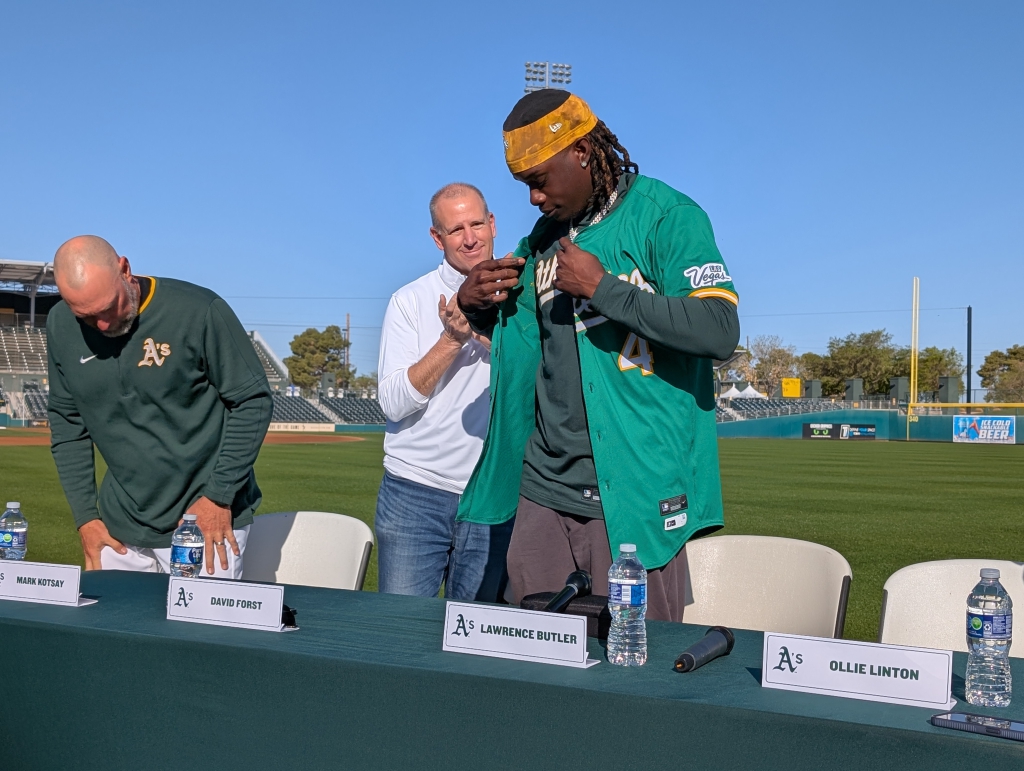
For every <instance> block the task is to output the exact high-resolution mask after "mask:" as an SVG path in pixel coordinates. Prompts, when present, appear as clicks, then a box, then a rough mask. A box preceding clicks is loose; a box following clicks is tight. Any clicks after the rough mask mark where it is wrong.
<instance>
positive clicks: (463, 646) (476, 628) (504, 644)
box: [441, 602, 598, 669]
mask: <svg viewBox="0 0 1024 771" xmlns="http://www.w3.org/2000/svg"><path fill="white" fill-rule="evenodd" d="M441 647H442V649H443V650H446V651H451V652H453V653H471V654H473V655H475V656H494V657H496V658H500V659H516V660H518V661H533V662H536V663H539V664H558V665H559V666H563V667H578V668H580V669H585V668H586V667H591V666H593V665H594V664H597V663H598V662H597V661H596V660H594V659H588V658H587V620H586V619H585V618H583V616H568V615H562V614H561V613H544V612H543V611H539V610H522V609H520V608H502V607H495V606H493V605H474V604H470V603H463V602H449V603H446V606H445V614H444V642H443V644H442V646H441Z"/></svg>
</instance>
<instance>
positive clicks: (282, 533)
mask: <svg viewBox="0 0 1024 771" xmlns="http://www.w3.org/2000/svg"><path fill="white" fill-rule="evenodd" d="M372 549H373V531H372V530H370V528H369V527H368V526H367V525H366V523H364V522H362V521H360V520H358V519H356V518H355V517H348V516H345V515H344V514H330V513H327V512H324V511H285V512H281V513H279V514H263V515H261V516H258V517H256V518H255V519H254V520H253V523H252V526H251V527H250V528H249V540H248V542H247V543H246V546H245V555H244V557H243V560H242V578H243V580H246V581H271V582H274V583H278V584H297V585H300V586H323V587H327V588H329V589H357V590H358V589H362V588H363V581H365V580H366V566H367V565H369V564H370V551H371V550H372Z"/></svg>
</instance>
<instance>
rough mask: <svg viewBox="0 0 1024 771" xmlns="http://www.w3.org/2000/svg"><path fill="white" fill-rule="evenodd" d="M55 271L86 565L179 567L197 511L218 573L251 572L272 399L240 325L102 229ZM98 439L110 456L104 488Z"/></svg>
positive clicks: (55, 354)
mask: <svg viewBox="0 0 1024 771" xmlns="http://www.w3.org/2000/svg"><path fill="white" fill-rule="evenodd" d="M53 266H54V278H55V279H56V282H57V287H58V289H60V293H61V297H62V302H60V303H58V304H57V305H56V306H55V307H54V308H53V310H52V311H51V312H50V314H49V317H48V319H47V325H46V337H47V347H48V352H49V376H50V400H49V416H50V432H51V451H52V453H53V459H54V461H55V463H56V464H57V471H58V473H59V475H60V481H61V485H62V487H63V488H64V493H65V495H66V496H67V499H68V503H69V504H70V506H71V512H72V514H73V515H74V518H75V525H76V526H77V527H78V533H79V536H80V537H81V540H82V550H83V552H84V554H85V567H86V570H98V569H101V568H102V569H117V570H138V571H145V572H164V573H166V572H169V569H170V568H169V562H170V546H171V536H172V534H173V532H174V530H175V529H176V528H177V526H178V524H179V522H180V520H181V518H182V516H183V515H184V514H185V513H186V512H189V513H192V514H195V515H196V518H197V519H196V522H197V524H198V525H199V527H200V529H201V530H202V531H203V535H204V537H205V541H206V544H205V545H206V549H205V556H206V572H207V574H209V575H212V576H214V577H224V578H241V576H242V556H243V552H244V549H245V541H246V538H247V536H248V530H249V524H250V523H251V522H252V517H253V513H254V512H255V511H256V508H257V507H258V506H259V504H260V501H261V493H260V489H259V487H258V486H257V484H256V476H255V473H254V472H253V463H254V462H255V460H256V456H257V454H258V453H259V450H260V446H261V444H262V442H263V437H264V436H265V435H266V432H267V428H268V426H269V425H270V416H271V411H272V406H273V402H272V397H271V393H270V387H269V385H268V383H267V378H266V374H265V372H264V370H263V366H262V364H261V363H260V360H259V358H258V357H257V356H256V352H255V350H254V349H253V346H252V342H251V341H250V340H249V337H248V335H246V333H245V330H244V329H243V328H242V325H241V324H240V323H239V321H238V319H237V318H236V317H235V314H234V313H233V312H232V310H231V308H230V307H228V305H227V303H225V302H224V300H222V299H221V298H220V297H218V296H217V295H216V294H214V293H213V292H211V291H210V290H208V289H203V288H202V287H199V286H195V285H194V284H188V283H186V282H184V281H176V280H174V279H169V278H155V277H151V276H136V275H133V273H132V270H131V266H130V265H129V263H128V259H127V258H126V257H119V256H118V254H117V252H116V251H114V249H113V247H112V246H111V245H110V244H109V243H107V242H106V241H104V240H103V239H102V238H98V237H96V236H79V237H77V238H73V239H71V240H70V241H68V242H67V243H65V244H64V245H62V246H61V247H60V249H59V250H58V251H57V254H56V256H55V257H54V261H53ZM94 446H95V447H96V448H97V449H99V451H100V453H101V454H102V455H103V459H104V461H106V464H107V474H106V476H105V477H104V479H103V484H102V486H101V488H100V491H99V495H97V491H96V471H95V465H94V460H93V447H94Z"/></svg>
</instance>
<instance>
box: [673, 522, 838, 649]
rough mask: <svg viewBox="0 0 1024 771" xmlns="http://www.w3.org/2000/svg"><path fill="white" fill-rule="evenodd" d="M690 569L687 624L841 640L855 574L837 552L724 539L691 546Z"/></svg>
mask: <svg viewBox="0 0 1024 771" xmlns="http://www.w3.org/2000/svg"><path fill="white" fill-rule="evenodd" d="M686 562H687V569H688V576H687V582H686V594H687V597H686V603H685V605H684V607H683V621H684V622H685V623H687V624H700V625H702V626H703V625H712V624H715V625H720V626H728V627H737V628H739V629H757V630H761V631H765V632H786V633H789V634H806V635H813V636H815V637H842V636H843V626H844V624H845V623H846V601H847V598H848V596H849V592H850V580H851V579H852V578H853V571H852V570H851V569H850V563H849V562H847V561H846V559H845V558H844V557H843V555H842V554H840V553H839V552H837V551H835V550H834V549H830V548H828V547H827V546H822V545H821V544H817V543H810V542H808V541H797V540H794V539H791V538H774V537H770V536H758V535H720V536H713V537H710V538H700V539H698V540H696V541H690V543H688V544H687V545H686Z"/></svg>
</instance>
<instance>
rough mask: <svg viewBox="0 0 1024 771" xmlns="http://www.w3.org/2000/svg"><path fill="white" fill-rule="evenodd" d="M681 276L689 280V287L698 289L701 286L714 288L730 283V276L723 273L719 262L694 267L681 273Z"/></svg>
mask: <svg viewBox="0 0 1024 771" xmlns="http://www.w3.org/2000/svg"><path fill="white" fill-rule="evenodd" d="M683 275H684V276H686V277H687V278H688V279H690V286H692V287H693V288H694V289H700V288H701V287H702V286H714V285H715V284H724V283H725V282H726V281H732V276H730V275H729V274H728V273H726V272H725V266H724V265H723V264H722V263H720V262H708V263H705V264H704V265H699V266H698V265H695V266H693V267H692V268H687V269H686V270H684V271H683Z"/></svg>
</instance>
